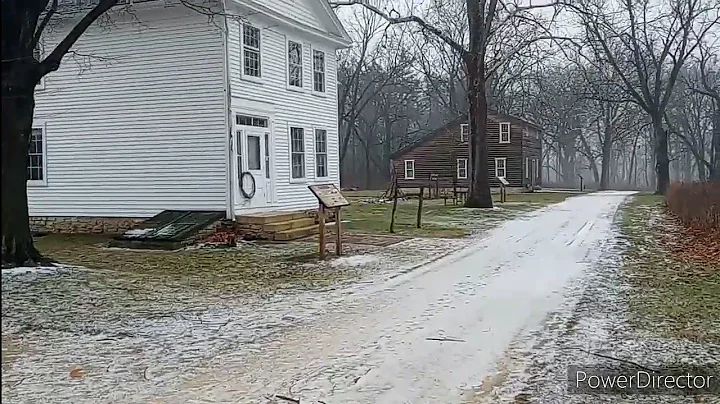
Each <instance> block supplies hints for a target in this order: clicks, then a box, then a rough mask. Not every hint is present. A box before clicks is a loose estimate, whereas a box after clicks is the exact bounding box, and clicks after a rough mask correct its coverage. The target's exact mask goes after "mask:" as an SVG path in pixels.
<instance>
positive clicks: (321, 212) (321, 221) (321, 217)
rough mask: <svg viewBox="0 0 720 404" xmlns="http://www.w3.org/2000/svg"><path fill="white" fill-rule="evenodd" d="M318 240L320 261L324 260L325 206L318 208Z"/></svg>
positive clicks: (321, 205)
mask: <svg viewBox="0 0 720 404" xmlns="http://www.w3.org/2000/svg"><path fill="white" fill-rule="evenodd" d="M318 233H319V234H318V238H319V239H320V259H321V260H324V259H325V205H323V203H322V202H320V206H319V207H318Z"/></svg>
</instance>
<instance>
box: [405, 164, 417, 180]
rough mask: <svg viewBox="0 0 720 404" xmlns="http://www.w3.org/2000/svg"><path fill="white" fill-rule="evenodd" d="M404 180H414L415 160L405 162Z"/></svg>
mask: <svg viewBox="0 0 720 404" xmlns="http://www.w3.org/2000/svg"><path fill="white" fill-rule="evenodd" d="M405 179H406V180H414V179H415V160H405Z"/></svg>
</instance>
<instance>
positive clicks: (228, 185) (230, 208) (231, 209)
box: [222, 0, 235, 220]
mask: <svg viewBox="0 0 720 404" xmlns="http://www.w3.org/2000/svg"><path fill="white" fill-rule="evenodd" d="M222 6H223V7H222V8H223V17H224V18H223V21H224V24H223V31H224V32H223V34H224V40H223V70H224V73H225V77H224V80H225V115H226V119H225V130H226V133H227V142H226V143H225V162H226V167H227V168H226V170H225V201H226V206H225V217H226V218H227V219H230V220H235V192H234V191H233V183H232V182H233V169H232V167H233V157H232V155H233V144H232V118H233V117H232V94H231V92H230V89H231V82H230V46H228V45H229V43H230V27H229V24H228V16H227V4H226V3H225V0H223V1H222Z"/></svg>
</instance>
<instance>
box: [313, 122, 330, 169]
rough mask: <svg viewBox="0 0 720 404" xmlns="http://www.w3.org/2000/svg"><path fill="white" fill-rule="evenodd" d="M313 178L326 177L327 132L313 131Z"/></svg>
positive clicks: (321, 130) (322, 130)
mask: <svg viewBox="0 0 720 404" xmlns="http://www.w3.org/2000/svg"><path fill="white" fill-rule="evenodd" d="M315 176H316V177H327V176H328V158H327V131H326V130H325V129H315Z"/></svg>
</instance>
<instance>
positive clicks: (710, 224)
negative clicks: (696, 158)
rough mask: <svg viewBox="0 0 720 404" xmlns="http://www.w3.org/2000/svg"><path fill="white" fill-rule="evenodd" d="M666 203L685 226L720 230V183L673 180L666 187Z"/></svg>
mask: <svg viewBox="0 0 720 404" xmlns="http://www.w3.org/2000/svg"><path fill="white" fill-rule="evenodd" d="M666 203H667V207H668V209H669V210H670V211H671V212H672V213H674V214H675V215H677V216H678V218H679V219H680V220H681V221H682V222H683V223H684V224H685V225H686V226H691V227H699V228H702V229H704V230H707V231H711V232H716V231H718V230H720V184H718V183H711V182H693V183H683V182H675V183H673V184H672V185H670V189H668V192H667V198H666Z"/></svg>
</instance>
